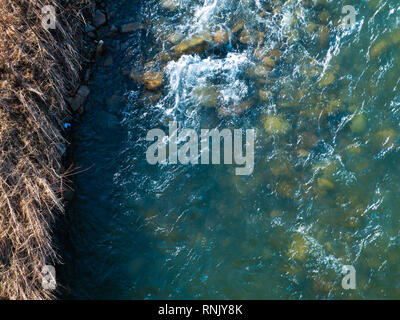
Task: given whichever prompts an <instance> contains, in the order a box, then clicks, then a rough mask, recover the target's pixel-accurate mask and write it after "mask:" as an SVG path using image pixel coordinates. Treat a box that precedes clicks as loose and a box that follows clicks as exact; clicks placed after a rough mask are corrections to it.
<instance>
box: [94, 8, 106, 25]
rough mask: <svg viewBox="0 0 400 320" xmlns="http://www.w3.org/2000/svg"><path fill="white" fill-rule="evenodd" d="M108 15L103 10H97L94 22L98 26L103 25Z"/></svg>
mask: <svg viewBox="0 0 400 320" xmlns="http://www.w3.org/2000/svg"><path fill="white" fill-rule="evenodd" d="M106 21H107V19H106V15H105V14H104V13H103V12H101V11H100V10H96V11H95V13H94V15H93V24H94V26H95V27H96V28H98V27H101V26H102V25H104V24H106Z"/></svg>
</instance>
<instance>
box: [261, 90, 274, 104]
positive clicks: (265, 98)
mask: <svg viewBox="0 0 400 320" xmlns="http://www.w3.org/2000/svg"><path fill="white" fill-rule="evenodd" d="M258 95H259V97H260V100H261V101H268V100H269V99H271V98H272V92H271V91H269V90H266V89H260V91H259V92H258Z"/></svg>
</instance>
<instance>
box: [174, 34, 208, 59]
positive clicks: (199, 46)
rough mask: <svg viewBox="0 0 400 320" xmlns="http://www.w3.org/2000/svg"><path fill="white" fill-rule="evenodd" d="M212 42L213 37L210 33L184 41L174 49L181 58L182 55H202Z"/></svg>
mask: <svg viewBox="0 0 400 320" xmlns="http://www.w3.org/2000/svg"><path fill="white" fill-rule="evenodd" d="M211 40H212V36H211V35H210V34H209V33H202V34H198V35H195V36H193V37H192V38H190V39H187V40H183V41H182V42H181V43H179V44H178V45H176V46H175V47H174V51H175V53H176V54H177V55H179V56H181V55H182V54H194V53H197V54H201V53H203V52H204V51H205V50H206V49H207V48H208V46H209V43H208V41H211Z"/></svg>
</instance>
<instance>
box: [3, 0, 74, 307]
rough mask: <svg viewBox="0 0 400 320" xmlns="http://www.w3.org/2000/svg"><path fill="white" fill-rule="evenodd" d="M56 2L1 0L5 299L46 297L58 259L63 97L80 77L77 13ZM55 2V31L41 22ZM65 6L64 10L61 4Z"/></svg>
mask: <svg viewBox="0 0 400 320" xmlns="http://www.w3.org/2000/svg"><path fill="white" fill-rule="evenodd" d="M77 2H78V1H74V5H73V6H72V5H69V6H68V5H67V3H66V2H65V1H58V0H43V1H42V0H0V298H3V299H47V298H52V297H53V295H54V293H52V292H49V291H46V290H43V288H42V286H41V270H42V267H43V266H44V265H46V264H54V262H55V260H56V259H57V257H56V253H55V250H54V248H53V246H52V235H51V225H52V223H53V221H54V214H56V213H59V212H62V211H63V204H62V189H63V186H62V181H63V175H62V172H63V168H62V164H61V157H62V152H63V143H65V141H64V139H63V136H62V132H61V131H60V130H61V129H62V120H63V119H64V118H65V116H66V114H67V111H66V110H67V109H66V103H65V97H66V95H67V93H68V92H69V91H71V90H73V89H74V87H75V86H76V84H77V81H78V80H79V79H78V69H79V60H80V59H79V55H78V53H77V50H76V48H77V47H78V46H77V45H78V43H79V42H78V40H77V37H76V35H77V32H78V30H77V28H78V27H79V25H80V23H79V21H80V19H81V18H80V11H79V8H78V7H77V5H76V3H77ZM45 5H53V6H54V7H55V8H56V12H57V25H56V29H55V30H51V29H49V30H48V31H47V30H45V29H44V28H43V27H42V24H41V19H42V16H43V14H42V12H41V9H42V7H43V6H45ZM63 5H64V6H65V7H63Z"/></svg>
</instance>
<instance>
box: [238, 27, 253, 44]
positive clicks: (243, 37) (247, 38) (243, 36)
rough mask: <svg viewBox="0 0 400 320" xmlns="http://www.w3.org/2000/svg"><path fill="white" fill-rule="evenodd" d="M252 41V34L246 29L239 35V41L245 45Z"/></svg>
mask: <svg viewBox="0 0 400 320" xmlns="http://www.w3.org/2000/svg"><path fill="white" fill-rule="evenodd" d="M251 40H252V38H251V35H250V32H249V31H248V30H247V29H244V30H243V31H242V32H241V33H240V35H239V41H240V42H241V43H243V44H247V43H249V42H250V41H251Z"/></svg>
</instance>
